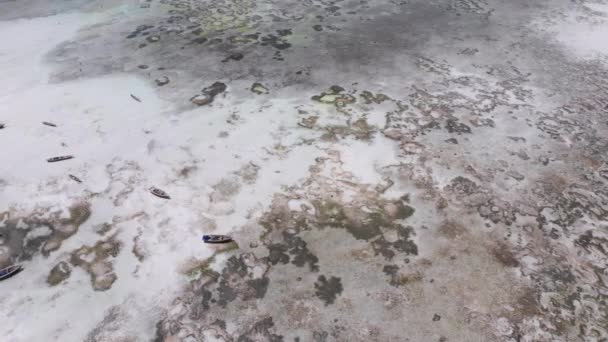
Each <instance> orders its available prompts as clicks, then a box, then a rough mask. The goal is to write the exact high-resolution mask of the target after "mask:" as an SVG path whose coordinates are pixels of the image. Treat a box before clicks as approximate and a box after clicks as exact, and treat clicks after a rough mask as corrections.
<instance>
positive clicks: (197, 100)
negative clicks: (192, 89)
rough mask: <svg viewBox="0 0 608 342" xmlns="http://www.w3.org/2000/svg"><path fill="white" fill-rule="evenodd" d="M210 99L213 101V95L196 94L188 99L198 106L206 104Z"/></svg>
mask: <svg viewBox="0 0 608 342" xmlns="http://www.w3.org/2000/svg"><path fill="white" fill-rule="evenodd" d="M211 101H213V97H212V96H210V95H209V94H200V95H196V96H194V97H192V98H191V99H190V102H192V103H194V104H195V105H198V106H204V105H206V104H209V103H211Z"/></svg>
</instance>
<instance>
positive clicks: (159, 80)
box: [154, 76, 169, 87]
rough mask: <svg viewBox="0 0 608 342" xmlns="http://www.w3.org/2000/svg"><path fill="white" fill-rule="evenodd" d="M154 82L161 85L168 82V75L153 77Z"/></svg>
mask: <svg viewBox="0 0 608 342" xmlns="http://www.w3.org/2000/svg"><path fill="white" fill-rule="evenodd" d="M154 82H156V85H157V86H159V87H162V86H164V85H166V84H168V83H169V77H167V76H161V77H159V78H157V79H155V80H154Z"/></svg>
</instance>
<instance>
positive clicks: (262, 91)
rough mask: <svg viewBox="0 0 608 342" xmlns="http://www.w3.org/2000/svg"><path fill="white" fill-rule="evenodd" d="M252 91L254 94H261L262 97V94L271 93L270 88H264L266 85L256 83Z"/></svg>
mask: <svg viewBox="0 0 608 342" xmlns="http://www.w3.org/2000/svg"><path fill="white" fill-rule="evenodd" d="M251 91H252V92H254V93H256V94H260V95H261V94H268V92H269V91H268V88H266V87H264V85H263V84H262V83H258V82H256V83H254V84H253V85H252V86H251Z"/></svg>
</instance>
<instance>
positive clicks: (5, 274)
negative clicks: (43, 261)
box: [0, 265, 23, 280]
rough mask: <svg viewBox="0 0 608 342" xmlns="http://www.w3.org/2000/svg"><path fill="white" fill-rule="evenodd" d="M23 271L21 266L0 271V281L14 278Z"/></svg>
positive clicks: (13, 266)
mask: <svg viewBox="0 0 608 342" xmlns="http://www.w3.org/2000/svg"><path fill="white" fill-rule="evenodd" d="M21 271H23V266H21V265H12V266H9V267H6V268H3V269H1V270H0V280H5V279H8V278H10V277H13V276H15V275H16V274H17V273H19V272H21Z"/></svg>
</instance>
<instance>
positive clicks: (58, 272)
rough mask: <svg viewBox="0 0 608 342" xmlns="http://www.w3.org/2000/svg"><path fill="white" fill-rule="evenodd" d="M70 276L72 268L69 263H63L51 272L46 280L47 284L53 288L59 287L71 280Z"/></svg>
mask: <svg viewBox="0 0 608 342" xmlns="http://www.w3.org/2000/svg"><path fill="white" fill-rule="evenodd" d="M70 274H72V268H71V267H70V265H69V264H68V263H67V262H65V261H62V262H60V263H58V264H57V265H55V267H53V269H51V272H50V273H49V275H48V276H47V278H46V282H47V283H48V284H49V285H51V286H55V285H59V284H60V283H61V282H63V281H64V280H66V279H67V278H69V277H70Z"/></svg>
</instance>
